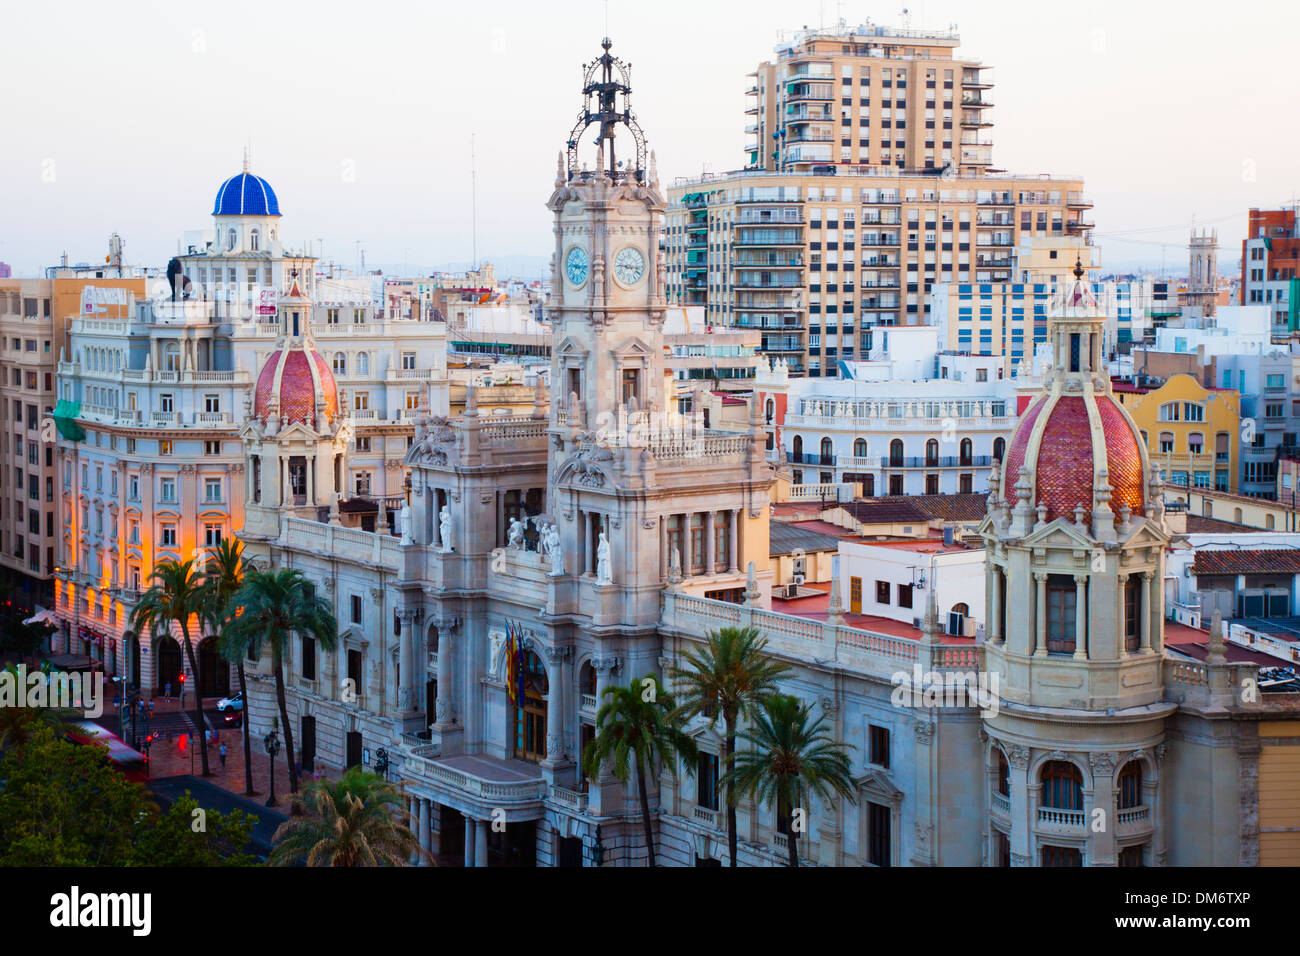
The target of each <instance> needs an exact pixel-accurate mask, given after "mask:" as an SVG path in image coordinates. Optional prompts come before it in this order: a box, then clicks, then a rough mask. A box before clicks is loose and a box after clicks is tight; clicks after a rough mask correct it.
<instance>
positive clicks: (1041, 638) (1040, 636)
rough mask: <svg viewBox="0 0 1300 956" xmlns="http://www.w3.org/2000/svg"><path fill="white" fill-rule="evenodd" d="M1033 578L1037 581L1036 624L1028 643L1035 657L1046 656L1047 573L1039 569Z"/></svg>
mask: <svg viewBox="0 0 1300 956" xmlns="http://www.w3.org/2000/svg"><path fill="white" fill-rule="evenodd" d="M1034 580H1035V581H1036V582H1037V583H1038V588H1037V591H1036V594H1035V603H1036V604H1037V618H1038V624H1037V627H1036V629H1035V631H1034V636H1033V637H1032V638H1031V639H1030V641H1029V645H1030V648H1031V649H1032V650H1033V654H1034V656H1035V657H1046V656H1047V575H1046V574H1044V573H1043V572H1041V571H1038V572H1035V573H1034Z"/></svg>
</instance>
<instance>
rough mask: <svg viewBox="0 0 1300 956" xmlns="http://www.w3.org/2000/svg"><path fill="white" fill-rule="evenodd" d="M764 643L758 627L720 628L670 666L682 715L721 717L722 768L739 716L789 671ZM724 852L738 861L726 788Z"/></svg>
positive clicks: (750, 712)
mask: <svg viewBox="0 0 1300 956" xmlns="http://www.w3.org/2000/svg"><path fill="white" fill-rule="evenodd" d="M766 647H767V641H766V639H764V638H763V637H761V636H759V632H758V628H756V627H744V628H739V627H724V628H722V629H721V630H717V631H711V632H710V633H708V634H707V635H705V643H704V644H703V645H702V646H700V647H699V648H692V649H691V650H688V651H686V652H685V653H683V654H682V660H683V661H684V663H685V665H686V666H684V667H682V666H674V667H672V668H671V670H670V672H669V673H670V675H671V677H672V681H673V688H674V689H675V690H676V691H677V693H678V694H679V695H680V696H681V704H680V705H679V707H678V709H679V710H680V711H681V717H682V719H683V720H684V721H685V720H690V719H691V718H692V717H695V716H697V715H699V714H703V715H704V716H705V717H706V718H707V719H708V721H709V726H711V727H713V726H716V725H717V722H718V718H719V717H721V718H722V722H723V725H724V728H725V731H726V732H725V735H724V737H723V744H722V769H723V771H724V772H725V771H726V770H727V769H729V768H730V767H731V759H732V754H734V753H735V752H736V731H737V725H738V723H739V719H740V718H741V717H742V716H743V717H745V718H746V719H750V720H752V719H753V717H754V715H755V713H757V712H758V710H759V709H760V708H761V707H762V706H763V702H764V701H765V700H766V699H767V698H769V697H771V696H772V695H773V694H775V693H776V691H777V679H778V678H779V677H781V675H783V674H785V673H786V672H787V671H789V670H790V668H789V667H787V666H786V665H785V664H782V663H779V662H778V661H774V660H772V659H771V658H770V657H768V656H767V655H766V654H764V653H763V651H764V649H765V648H766ZM726 799H727V851H728V852H729V854H730V856H731V865H732V866H735V865H736V799H735V794H734V793H733V791H732V788H731V787H730V786H728V787H727V788H726Z"/></svg>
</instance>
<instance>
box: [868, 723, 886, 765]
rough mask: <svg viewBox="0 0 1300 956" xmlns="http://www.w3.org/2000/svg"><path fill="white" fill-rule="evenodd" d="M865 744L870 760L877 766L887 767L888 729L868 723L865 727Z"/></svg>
mask: <svg viewBox="0 0 1300 956" xmlns="http://www.w3.org/2000/svg"><path fill="white" fill-rule="evenodd" d="M867 744H868V752H869V753H870V757H869V759H870V761H871V762H872V763H873V764H875V765H876V766H877V767H884V768H885V769H889V729H888V728H886V727H877V726H876V725H875V724H869V725H868V727H867Z"/></svg>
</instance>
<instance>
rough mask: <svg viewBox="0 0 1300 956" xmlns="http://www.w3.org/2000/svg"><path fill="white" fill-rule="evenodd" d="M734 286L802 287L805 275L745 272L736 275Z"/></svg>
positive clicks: (741, 287) (761, 287)
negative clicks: (771, 274) (773, 274)
mask: <svg viewBox="0 0 1300 956" xmlns="http://www.w3.org/2000/svg"><path fill="white" fill-rule="evenodd" d="M732 287H733V288H736V289H802V288H803V277H802V276H801V275H797V274H796V275H792V276H769V277H766V278H764V277H763V276H761V275H759V276H755V275H754V274H753V273H749V272H745V273H741V274H739V275H738V276H737V277H736V280H735V282H733V283H732Z"/></svg>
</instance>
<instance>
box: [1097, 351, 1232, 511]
mask: <svg viewBox="0 0 1300 956" xmlns="http://www.w3.org/2000/svg"><path fill="white" fill-rule="evenodd" d="M1114 395H1115V397H1116V398H1117V399H1118V400H1119V402H1120V404H1121V405H1123V406H1124V407H1125V408H1127V409H1128V410H1129V413H1130V414H1131V415H1132V416H1133V420H1134V421H1135V422H1136V423H1137V426H1138V428H1139V429H1141V431H1142V438H1143V440H1144V441H1145V442H1146V444H1147V451H1148V452H1149V453H1150V455H1151V461H1152V463H1153V464H1155V465H1157V466H1159V468H1160V471H1161V474H1162V475H1163V477H1164V480H1165V481H1166V482H1168V483H1169V484H1171V485H1191V486H1192V487H1193V488H1214V489H1217V490H1219V491H1227V492H1230V493H1233V494H1235V493H1236V491H1237V474H1238V461H1239V456H1240V445H1241V442H1240V439H1241V413H1240V407H1241V403H1240V396H1239V395H1238V394H1237V392H1236V390H1234V389H1224V388H1212V389H1207V388H1205V387H1204V386H1202V385H1201V384H1200V383H1199V382H1198V381H1197V380H1196V379H1195V378H1193V377H1192V376H1190V375H1175V376H1173V377H1172V378H1170V379H1169V380H1168V381H1166V382H1165V384H1163V385H1161V386H1160V387H1159V388H1156V389H1142V388H1138V387H1135V386H1126V385H1124V384H1122V383H1116V385H1115V388H1114Z"/></svg>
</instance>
